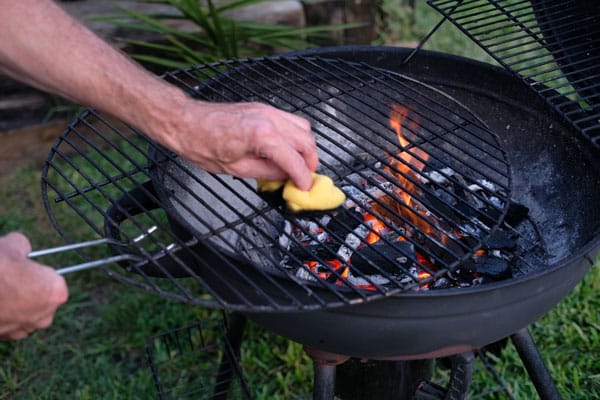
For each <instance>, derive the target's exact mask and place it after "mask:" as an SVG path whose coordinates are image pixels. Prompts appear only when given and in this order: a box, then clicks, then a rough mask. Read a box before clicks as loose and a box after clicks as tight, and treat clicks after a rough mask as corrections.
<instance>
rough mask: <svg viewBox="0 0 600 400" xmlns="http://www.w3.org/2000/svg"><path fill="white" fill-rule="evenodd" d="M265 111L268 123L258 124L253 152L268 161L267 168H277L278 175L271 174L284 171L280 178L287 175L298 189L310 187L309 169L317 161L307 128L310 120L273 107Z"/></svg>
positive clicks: (313, 143)
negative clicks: (268, 166)
mask: <svg viewBox="0 0 600 400" xmlns="http://www.w3.org/2000/svg"><path fill="white" fill-rule="evenodd" d="M264 112H265V115H267V116H268V117H269V118H270V121H271V124H265V125H261V126H260V129H259V130H258V131H257V132H255V138H254V140H253V141H254V146H255V148H256V150H255V155H256V156H258V157H259V158H262V159H263V160H268V161H270V162H271V165H270V167H275V170H278V171H277V174H272V175H281V174H280V172H283V175H284V176H283V177H285V178H288V177H289V178H290V179H291V180H292V181H294V183H295V184H296V186H298V187H299V188H300V189H302V190H308V189H310V187H311V186H312V172H314V171H315V170H316V169H317V166H318V164H319V158H318V154H317V144H316V140H315V138H314V136H313V134H312V132H311V129H310V122H309V121H308V120H306V119H305V118H302V117H299V116H297V115H294V114H291V113H288V112H285V111H281V110H277V109H275V108H272V107H269V108H265V109H264ZM254 161H255V162H256V160H254ZM266 166H267V165H263V166H262V167H263V168H264V167H266ZM261 177H262V178H266V179H279V178H280V177H277V178H274V177H267V176H261Z"/></svg>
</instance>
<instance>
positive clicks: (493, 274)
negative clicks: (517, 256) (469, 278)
mask: <svg viewBox="0 0 600 400" xmlns="http://www.w3.org/2000/svg"><path fill="white" fill-rule="evenodd" d="M477 273H478V274H480V275H483V276H486V277H488V278H491V279H494V280H501V279H508V278H510V277H512V267H511V265H510V264H509V263H508V261H506V260H505V259H503V258H499V257H485V262H484V263H482V264H479V263H478V264H477Z"/></svg>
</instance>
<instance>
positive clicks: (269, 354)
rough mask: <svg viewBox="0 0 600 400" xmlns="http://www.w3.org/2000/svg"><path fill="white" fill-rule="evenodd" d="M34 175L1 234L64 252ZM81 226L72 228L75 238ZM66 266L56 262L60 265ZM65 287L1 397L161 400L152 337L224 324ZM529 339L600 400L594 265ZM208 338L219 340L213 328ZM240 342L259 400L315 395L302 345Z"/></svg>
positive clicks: (499, 365)
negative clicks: (62, 301) (62, 300)
mask: <svg viewBox="0 0 600 400" xmlns="http://www.w3.org/2000/svg"><path fill="white" fill-rule="evenodd" d="M390 2H391V3H394V2H393V1H391V0H390ZM395 18H406V17H405V16H401V15H400V16H396V17H395ZM411 18H414V21H409V22H408V23H410V24H412V25H411V26H410V29H409V30H408V31H405V32H403V33H402V37H403V39H406V40H414V39H416V38H418V37H419V36H420V35H422V34H423V33H424V32H426V31H427V27H429V26H431V24H432V23H433V22H435V21H436V20H437V16H436V15H434V14H432V13H431V12H429V11H428V10H427V9H425V8H424V7H423V6H422V5H420V6H419V7H418V8H417V11H416V12H415V14H414V15H412V16H411ZM397 35H399V33H398V32H391V31H390V32H389V33H388V36H387V37H386V38H384V39H382V41H383V42H386V43H387V42H395V41H396V39H397ZM434 38H435V40H434V41H433V42H431V43H430V44H428V45H427V46H426V48H430V49H442V50H447V51H450V52H453V53H459V54H464V55H466V56H469V57H474V58H478V59H481V60H486V61H489V58H488V57H487V56H486V55H485V54H483V53H482V52H481V51H479V50H478V49H477V48H474V47H473V46H471V45H470V44H469V43H468V41H467V40H466V39H465V38H464V37H462V35H461V34H460V33H458V32H457V31H456V30H455V29H453V28H452V27H451V26H444V27H443V30H442V31H441V32H439V33H438V34H436V36H435V37H434ZM40 170H41V167H40V166H32V167H28V168H24V169H22V170H19V171H17V172H15V173H14V174H11V175H10V176H2V177H0V233H2V234H3V233H6V232H9V231H12V230H20V231H22V232H24V233H26V234H27V235H28V236H29V237H30V238H31V241H32V243H33V247H34V248H44V247H49V246H52V245H57V244H61V241H60V238H59V237H58V235H57V233H56V232H55V231H54V229H53V228H52V226H51V225H50V223H49V221H48V219H47V217H46V214H45V211H44V209H43V206H42V203H41V200H40V199H41V194H40V183H39V182H40V174H41V173H40ZM77 223H78V222H77V221H74V222H73V226H72V227H71V229H73V232H77ZM69 261H70V260H69V258H61V257H57V258H53V259H52V263H53V264H56V266H60V265H65V264H67V263H68V262H69ZM67 281H68V284H69V289H70V299H69V301H68V303H67V304H66V305H64V306H63V307H61V308H60V309H59V311H58V313H57V315H56V320H55V323H54V325H53V326H52V327H51V328H49V329H47V330H44V331H40V332H38V333H36V334H34V335H33V336H31V337H29V338H27V339H25V340H22V341H18V342H3V343H0V399H26V400H30V399H31V400H33V399H67V398H76V399H153V398H157V389H156V387H155V385H154V380H153V374H152V370H151V368H150V363H149V360H148V358H147V352H146V342H147V340H148V338H149V337H151V336H153V335H158V334H160V333H162V332H165V331H169V330H172V329H176V328H179V327H184V326H187V325H188V324H193V323H195V322H196V321H217V320H219V319H220V318H221V312H220V311H216V310H207V309H203V308H199V307H193V306H189V305H185V304H181V303H176V302H173V301H169V300H167V299H163V298H160V297H157V296H154V295H149V294H147V293H145V292H143V291H141V290H138V289H135V288H131V287H128V286H126V285H123V284H121V283H119V282H116V281H114V280H113V279H111V278H110V277H108V276H106V275H105V274H104V273H102V272H100V271H86V272H79V273H76V274H72V275H69V276H67ZM205 331H206V329H205ZM531 332H532V334H533V337H534V338H535V340H536V341H537V343H538V345H539V348H540V351H541V353H542V355H543V357H544V359H545V360H546V362H547V364H548V366H549V368H550V371H551V373H552V375H553V377H554V378H555V380H556V381H557V385H558V388H559V391H560V392H561V394H562V395H563V397H564V398H565V399H597V398H600V357H599V356H598V355H599V354H600V259H598V260H597V261H596V265H595V266H594V267H593V268H591V270H590V272H589V273H588V274H587V275H586V277H585V278H584V279H583V281H582V282H581V283H580V284H579V285H578V286H577V287H576V288H575V290H574V291H573V292H572V293H571V294H570V295H569V296H568V297H567V298H565V299H564V300H563V301H562V302H561V303H560V304H558V305H557V306H556V307H555V308H554V309H553V310H551V311H550V312H549V313H548V314H547V315H545V316H544V317H542V318H541V319H540V320H538V321H537V322H536V323H534V324H533V325H532V326H531ZM209 333H212V337H215V331H214V330H210V331H209ZM246 339H247V340H245V342H244V346H243V348H242V354H241V364H242V366H243V371H244V376H245V378H246V379H247V380H248V382H249V386H250V388H251V390H252V394H253V396H254V397H255V398H257V399H296V398H310V397H311V395H310V390H311V382H312V381H311V380H312V366H311V362H310V360H309V359H308V357H307V356H306V355H305V354H304V353H303V351H302V347H301V346H300V345H298V344H296V343H293V342H290V341H288V340H286V339H284V338H281V337H278V336H276V335H274V334H272V333H270V332H267V331H265V330H263V329H261V328H260V327H258V326H256V325H254V324H250V325H249V326H248V329H247V332H246ZM158 343H160V342H158ZM151 344H153V345H155V344H157V341H151ZM169 355H173V354H171V353H168V352H167V356H169ZM199 360H200V357H199V358H198V359H194V358H192V359H191V360H188V361H187V363H186V364H180V366H181V365H184V366H185V371H186V372H189V373H190V374H192V375H193V373H194V370H193V368H190V367H193V366H196V365H200V363H201V361H199ZM494 362H495V364H494V365H495V369H496V370H497V371H498V372H499V374H500V375H501V376H502V377H503V379H504V381H505V383H506V384H507V386H508V387H509V388H510V389H511V392H512V393H513V395H514V397H515V398H517V399H530V398H535V397H536V396H535V392H534V389H533V387H532V385H531V383H530V382H529V380H528V378H527V376H526V374H525V372H524V369H523V367H522V365H521V363H520V360H519V358H518V356H517V354H516V351H515V350H514V348H513V347H512V346H511V345H508V346H507V347H505V348H504V349H503V350H502V353H501V354H500V355H499V356H498V357H496V358H494ZM181 368H183V367H181ZM175 372H177V371H175ZM161 378H164V376H161ZM189 379H190V381H191V380H192V378H189ZM492 386H495V384H494V382H492V381H491V380H490V378H489V375H485V374H480V375H476V377H475V379H474V382H473V388H474V389H475V390H476V391H477V392H483V391H485V390H487V389H489V388H490V387H492ZM200 398H203V397H202V396H200ZM489 398H494V397H489Z"/></svg>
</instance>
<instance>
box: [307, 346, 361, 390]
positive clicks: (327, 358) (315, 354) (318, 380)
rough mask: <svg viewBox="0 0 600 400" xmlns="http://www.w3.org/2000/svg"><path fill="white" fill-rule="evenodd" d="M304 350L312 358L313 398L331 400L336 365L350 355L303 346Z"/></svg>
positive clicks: (347, 358) (346, 359)
mask: <svg viewBox="0 0 600 400" xmlns="http://www.w3.org/2000/svg"><path fill="white" fill-rule="evenodd" d="M304 351H305V352H306V354H308V355H309V357H310V358H312V360H313V369H314V373H315V378H314V382H313V400H333V397H334V395H335V372H336V368H337V366H338V365H340V364H342V363H344V362H346V361H348V360H349V359H350V357H348V356H342V355H339V354H332V353H327V352H324V351H321V350H317V349H312V348H309V347H305V348H304Z"/></svg>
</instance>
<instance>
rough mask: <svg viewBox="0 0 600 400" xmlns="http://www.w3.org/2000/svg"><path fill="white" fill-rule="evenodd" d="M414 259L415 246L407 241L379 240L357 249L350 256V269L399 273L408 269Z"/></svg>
mask: <svg viewBox="0 0 600 400" xmlns="http://www.w3.org/2000/svg"><path fill="white" fill-rule="evenodd" d="M415 259H416V254H415V247H414V246H413V245H412V243H410V242H407V241H398V242H394V243H383V242H382V241H379V242H377V243H375V244H372V245H370V246H365V247H363V248H361V249H359V250H358V251H357V252H356V253H354V255H353V256H352V261H351V264H352V267H351V270H352V271H353V272H354V273H355V274H356V273H360V274H363V275H372V274H381V273H383V272H387V273H401V272H403V271H406V270H408V269H409V268H410V267H411V266H412V264H413V262H414V260H415Z"/></svg>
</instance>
